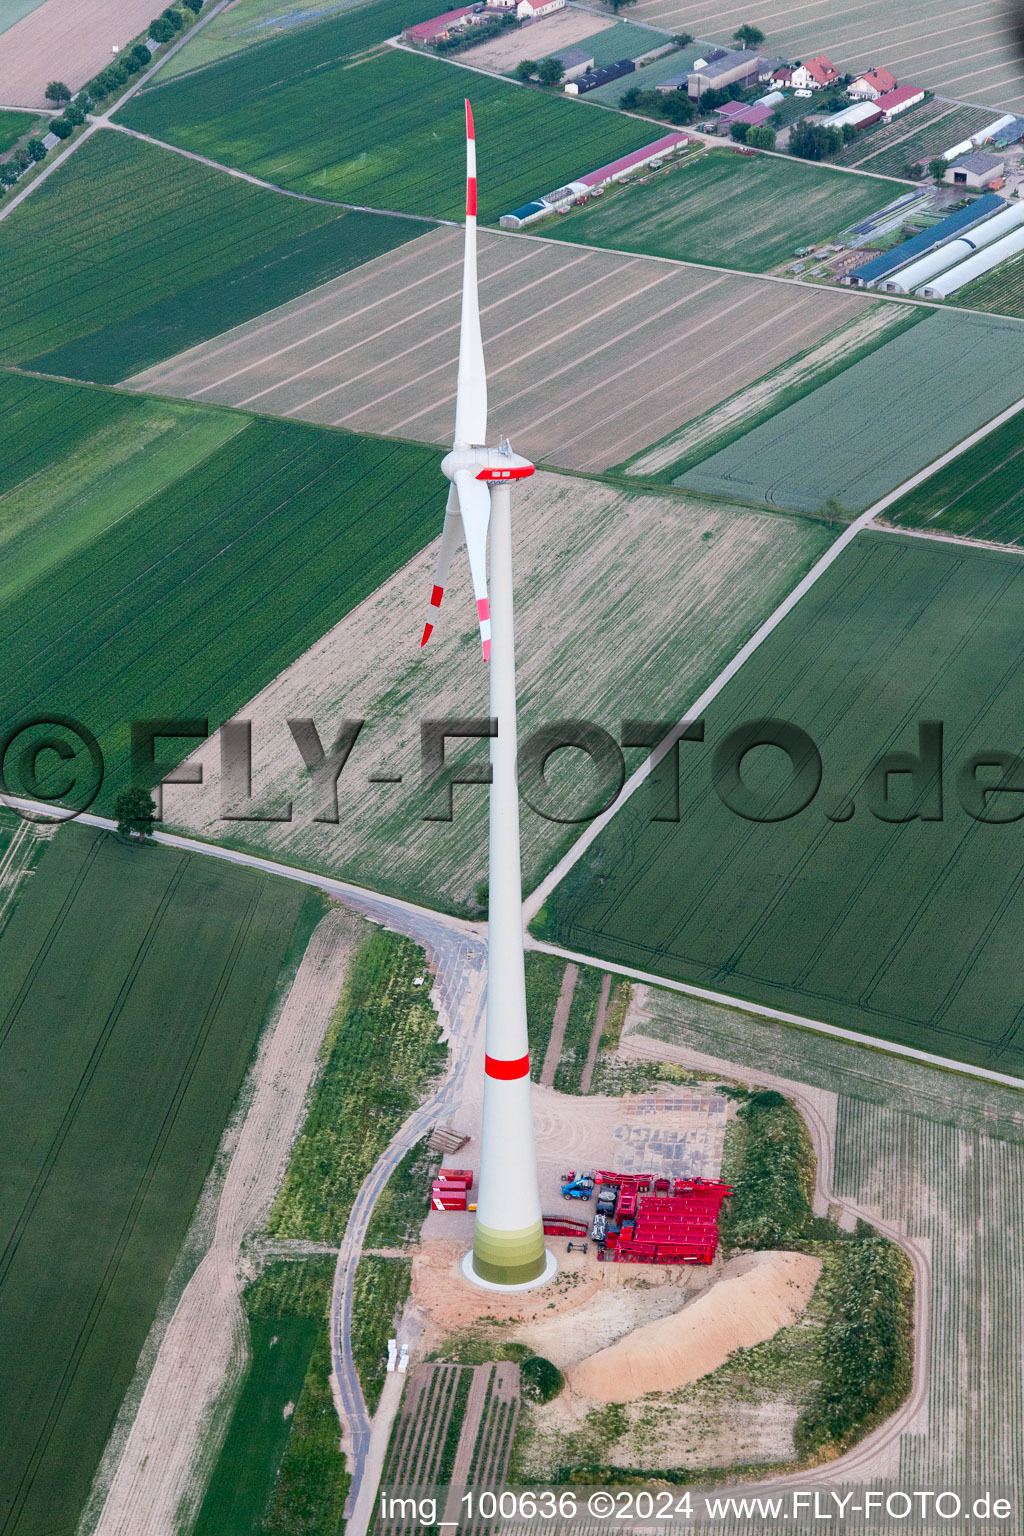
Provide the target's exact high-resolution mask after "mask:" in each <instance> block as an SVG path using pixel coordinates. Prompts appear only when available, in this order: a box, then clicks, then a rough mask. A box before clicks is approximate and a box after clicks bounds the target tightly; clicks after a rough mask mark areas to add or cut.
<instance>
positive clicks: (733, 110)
mask: <svg viewBox="0 0 1024 1536" xmlns="http://www.w3.org/2000/svg"><path fill="white" fill-rule="evenodd" d="M715 115H716V116H717V117H720V118H721V120H722V122H723V123H749V124H750V125H751V126H752V127H755V128H757V127H759V126H760V124H761V123H766V122H767V121H768V119H769V118H770V117H771V115H772V109H771V107H765V106H758V105H757V103H756V102H754V103H751V104H749V105H747V104H745V103H744V102H742V101H730V102H727V103H726V105H725V106H724V107H716V108H715Z"/></svg>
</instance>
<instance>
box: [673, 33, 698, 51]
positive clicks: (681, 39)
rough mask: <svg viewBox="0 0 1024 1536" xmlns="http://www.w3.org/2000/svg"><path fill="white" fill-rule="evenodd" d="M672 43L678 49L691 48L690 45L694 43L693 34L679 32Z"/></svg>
mask: <svg viewBox="0 0 1024 1536" xmlns="http://www.w3.org/2000/svg"><path fill="white" fill-rule="evenodd" d="M672 41H673V42H674V43H675V45H676V47H677V48H689V46H690V44H691V43H692V42H693V33H692V32H677V33H676V35H675V37H674V38H673V39H672Z"/></svg>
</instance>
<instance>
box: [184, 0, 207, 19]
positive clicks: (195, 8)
mask: <svg viewBox="0 0 1024 1536" xmlns="http://www.w3.org/2000/svg"><path fill="white" fill-rule="evenodd" d="M181 3H182V5H184V6H186V7H187V8H188V10H190V11H191V12H192V14H193V16H198V15H199V12H200V11H201V10H202V8H203V0H181Z"/></svg>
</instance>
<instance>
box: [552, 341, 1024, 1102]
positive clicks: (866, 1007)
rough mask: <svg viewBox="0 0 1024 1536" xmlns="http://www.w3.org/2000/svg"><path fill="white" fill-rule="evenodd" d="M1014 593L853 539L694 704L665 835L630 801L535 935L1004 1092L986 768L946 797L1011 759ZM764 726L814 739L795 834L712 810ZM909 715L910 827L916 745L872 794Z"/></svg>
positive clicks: (749, 778)
mask: <svg viewBox="0 0 1024 1536" xmlns="http://www.w3.org/2000/svg"><path fill="white" fill-rule="evenodd" d="M910 334H911V335H914V334H916V332H911V333H910ZM1022 600H1024V565H1022V563H1021V562H1020V560H1019V559H1018V558H1017V554H1016V553H1015V552H1014V553H1006V554H1004V553H1000V552H998V551H994V550H981V549H976V548H966V547H964V546H958V545H956V544H953V543H941V542H937V541H926V540H922V539H916V538H900V537H899V536H898V535H896V534H891V533H881V532H878V533H872V532H865V533H862V534H860V535H859V536H858V537H857V539H856V540H855V542H854V543H853V544H852V545H851V546H850V547H849V548H848V549H847V550H845V551H844V553H843V555H842V556H841V557H840V558H839V559H838V560H837V561H836V562H835V563H834V564H833V565H832V567H831V568H830V569H829V570H828V571H826V572H825V574H824V575H823V576H822V577H821V578H820V580H819V581H818V582H817V583H816V584H815V585H814V587H813V588H812V589H811V590H810V591H809V592H808V593H806V594H805V596H804V597H803V598H802V599H801V601H800V602H799V604H798V605H797V606H796V607H795V608H794V609H793V611H792V612H791V613H790V614H789V615H788V616H787V617H786V618H785V619H784V620H783V622H782V623H781V624H780V625H779V626H778V628H777V629H776V630H775V631H774V633H773V634H772V635H771V636H770V637H769V638H768V639H767V640H766V641H765V642H764V644H763V645H762V646H761V647H760V648H759V649H758V650H757V651H756V652H755V654H754V655H753V656H752V657H750V659H749V660H748V661H747V662H746V663H745V665H744V666H743V668H742V669H741V671H740V672H739V673H738V674H737V676H736V677H735V678H734V679H733V680H732V681H731V682H730V683H729V684H728V685H727V687H726V688H725V689H724V690H723V691H722V693H721V694H720V695H719V697H718V698H717V699H716V700H715V702H714V703H713V704H712V705H711V706H709V708H708V710H707V711H706V715H705V741H704V743H703V744H697V743H685V744H683V745H682V746H681V748H680V756H679V764H680V819H679V821H678V822H677V823H664V822H654V821H652V820H651V819H650V804H649V802H647V801H646V800H645V799H644V798H643V797H641V796H640V795H636V796H634V797H633V798H632V799H630V800H629V801H628V802H627V804H626V805H625V807H624V808H623V809H622V810H621V811H620V812H619V813H618V814H617V815H616V816H615V817H614V818H613V820H612V821H611V822H610V823H609V825H608V827H607V828H606V829H605V830H604V831H603V832H602V833H601V835H600V836H599V837H598V838H597V839H596V840H595V841H594V843H593V844H592V845H591V846H590V848H589V849H588V850H587V852H586V853H585V855H584V856H583V858H581V860H580V861H579V863H578V864H577V865H576V866H575V868H574V869H573V870H572V871H571V873H570V874H569V875H568V876H567V877H566V879H565V881H564V882H563V883H562V884H561V886H560V887H559V888H558V889H557V890H556V892H555V893H554V895H553V897H552V898H551V899H550V900H549V902H548V903H547V907H546V909H545V911H544V913H543V916H542V921H540V922H539V923H538V925H537V926H538V927H540V928H541V929H542V932H543V937H545V938H550V939H552V940H554V941H555V942H556V943H559V944H562V945H564V946H565V947H566V948H569V949H572V950H577V951H580V950H582V951H584V952H585V953H588V954H591V955H594V956H598V957H601V958H605V959H609V960H615V961H618V962H621V963H625V964H627V965H631V966H636V967H637V968H638V969H640V970H643V971H648V972H654V973H656V974H661V975H664V976H669V977H673V978H675V979H677V980H680V981H687V982H693V983H697V984H699V985H702V986H705V987H709V988H711V989H713V990H715V991H717V992H722V993H726V994H731V995H734V996H737V997H740V998H746V999H751V1000H753V1001H755V1002H758V1003H762V1004H769V1005H771V1006H773V1007H776V1008H781V1009H784V1010H786V1011H787V1012H791V1013H795V1014H798V1015H801V1016H804V1017H809V1018H813V1019H820V1020H824V1021H826V1022H828V1023H832V1024H838V1025H841V1026H844V1027H846V1028H849V1029H853V1030H857V1031H859V1032H861V1033H863V1034H866V1035H870V1036H879V1037H881V1038H883V1039H889V1040H894V1041H898V1042H900V1043H902V1044H905V1045H910V1046H914V1047H917V1048H919V1049H924V1050H928V1051H932V1052H935V1053H937V1054H938V1055H941V1056H946V1057H953V1058H956V1059H959V1060H961V1061H967V1062H971V1063H975V1064H977V1065H980V1066H987V1067H995V1068H998V1069H1000V1070H1002V1071H1004V1072H1008V1073H1016V1074H1018V1075H1020V1074H1021V1071H1022V1069H1024V1043H1022V1041H1021V1039H1020V1036H1019V1026H1020V1019H1021V1003H1022V993H1021V981H1020V967H1019V963H1018V960H1019V944H1018V935H1019V931H1020V925H1021V922H1022V921H1024V886H1022V883H1021V879H1020V861H1019V857H1018V851H1017V845H1016V844H1017V839H1016V832H1015V830H1014V828H1013V826H1012V825H1010V826H1007V825H998V824H988V825H986V824H985V823H983V822H980V821H978V820H975V819H972V816H971V815H970V814H968V810H967V809H965V804H966V805H967V806H970V807H972V808H973V809H974V811H975V812H976V813H977V811H978V801H979V800H980V799H981V798H982V796H981V788H982V787H983V786H985V787H989V788H992V787H994V786H996V785H997V784H998V782H999V777H998V773H997V774H995V775H994V774H993V773H992V772H991V771H987V772H985V771H983V772H982V774H981V776H980V779H978V780H976V781H975V782H976V784H977V785H978V789H977V791H976V792H975V793H974V794H973V797H970V796H969V797H968V798H967V800H966V801H965V802H962V800H961V795H963V794H964V793H965V789H964V782H963V780H962V779H961V778H960V771H961V769H962V767H963V764H964V763H965V762H966V761H968V760H969V759H970V757H971V755H972V754H974V753H976V752H979V751H982V750H987V749H989V748H992V747H996V746H998V747H1000V748H1003V747H1004V746H1005V748H1006V749H1007V750H1009V751H1013V750H1014V749H1013V745H1012V744H1013V742H1014V741H1015V740H1016V730H1017V724H1016V723H1017V722H1018V721H1019V718H1020V714H1021V711H1022V710H1024V680H1022V678H1021V674H1020V669H1019V668H1018V666H1017V662H1016V655H1017V650H1016V639H1015V637H1016V635H1017V633H1018V629H1019V612H1020V606H1019V605H1020V603H1021V601H1022ZM769 718H770V719H776V720H784V721H787V722H791V723H792V724H793V725H795V726H797V727H799V728H800V729H802V730H803V731H805V732H806V733H807V734H808V735H809V736H810V738H811V740H812V741H814V742H815V743H816V746H817V750H818V751H819V753H820V755H821V758H822V782H821V788H820V789H819V791H818V793H817V796H816V797H815V799H814V800H813V802H812V803H811V804H809V805H808V806H807V808H806V809H805V810H803V811H800V812H799V813H798V814H794V815H790V816H789V818H788V819H784V820H770V821H766V820H763V819H758V820H751V819H748V817H747V815H744V814H739V813H738V812H737V810H735V809H730V808H729V807H728V806H727V805H726V804H725V803H724V802H723V800H722V799H721V798H720V797H719V795H718V793H717V792H716V790H715V788H714V786H713V783H712V759H713V756H714V754H715V751H716V749H717V748H718V747H719V746H720V745H721V743H722V742H723V741H724V740H725V738H726V737H727V736H728V735H729V733H730V732H732V731H733V730H735V729H738V728H739V727H740V726H741V725H744V724H746V723H747V722H750V721H756V720H764V719H769ZM924 721H941V722H944V736H943V756H944V770H943V771H944V780H945V793H944V798H943V804H942V808H941V816H942V819H941V820H932V819H929V820H921V819H920V818H919V817H917V816H916V815H915V812H916V811H918V810H923V811H924V812H925V813H926V814H927V815H929V816H933V815H935V814H936V813H937V806H936V803H935V802H934V800H929V799H927V798H922V797H925V796H926V794H927V792H928V791H929V785H930V783H931V781H933V780H934V766H930V764H932V765H933V764H934V761H935V759H934V748H930V747H929V746H928V740H927V737H926V739H925V750H926V752H929V751H930V752H932V754H933V755H932V757H931V759H930V760H929V761H926V763H925V766H924V767H923V768H922V769H921V771H920V774H919V777H918V779H917V780H916V781H912V780H911V778H910V775H909V774H907V773H902V772H901V773H898V774H893V775H891V776H890V793H891V796H892V797H893V798H892V802H891V804H888V803H883V802H882V801H881V798H880V795H881V791H880V786H879V782H878V774H875V775H874V778H872V773H873V770H874V766H875V764H876V763H877V762H878V761H879V760H880V759H881V758H882V756H883V755H884V754H885V753H888V752H890V751H896V750H900V751H905V752H909V753H913V754H915V755H919V754H920V752H921V750H922V741H921V736H920V732H919V725H920V723H921V722H924ZM792 779H793V772H792V770H791V767H790V762H789V759H788V758H787V757H786V755H785V753H783V752H782V751H780V750H778V749H777V748H769V747H765V748H761V749H759V750H758V751H757V752H753V753H750V754H748V756H747V758H746V760H745V762H744V768H743V781H744V783H745V784H746V785H747V787H748V789H749V791H750V793H751V795H752V796H753V800H752V802H751V807H752V809H753V811H754V812H755V813H756V815H757V816H758V817H763V816H765V815H769V816H775V815H777V814H779V811H780V809H784V807H781V806H780V798H779V797H780V796H781V795H782V794H783V793H785V792H786V791H787V790H788V787H789V786H790V785H791V783H792ZM869 781H870V782H869ZM968 788H969V786H968ZM1017 798H1018V797H1016V796H1012V795H1009V794H998V793H996V794H994V795H992V794H990V795H989V796H988V797H987V799H988V802H989V806H988V810H987V811H986V814H992V815H996V816H1012V815H1019V809H1020V808H1019V806H1017V805H1016V803H1015V801H1016V799H1017ZM792 803H793V802H791V804H792ZM751 807H748V809H750V808H751ZM872 807H874V809H872ZM741 809H742V806H741ZM877 812H881V813H882V815H884V816H887V817H889V818H890V819H888V820H886V819H881V816H880V815H879V814H876V813H877ZM905 817H910V818H913V819H902V820H901V819H899V818H905Z"/></svg>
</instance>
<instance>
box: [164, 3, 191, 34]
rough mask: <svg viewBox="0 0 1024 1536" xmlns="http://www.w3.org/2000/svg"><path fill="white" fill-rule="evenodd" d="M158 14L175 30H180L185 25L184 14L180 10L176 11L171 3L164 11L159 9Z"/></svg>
mask: <svg viewBox="0 0 1024 1536" xmlns="http://www.w3.org/2000/svg"><path fill="white" fill-rule="evenodd" d="M160 15H161V16H162V17H163V19H164V21H169V22H170V24H171V26H172V27H173V28H174V30H175V32H180V31H181V29H182V27H183V26H184V25H185V18H184V16H183V15H182V14H181V12H180V11H176V10H175V9H174V7H173V5H169V6H168V7H167V9H166V11H161V12H160Z"/></svg>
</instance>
